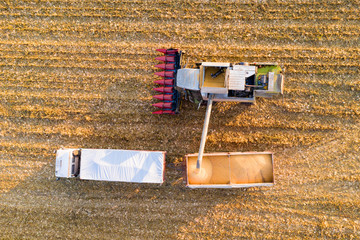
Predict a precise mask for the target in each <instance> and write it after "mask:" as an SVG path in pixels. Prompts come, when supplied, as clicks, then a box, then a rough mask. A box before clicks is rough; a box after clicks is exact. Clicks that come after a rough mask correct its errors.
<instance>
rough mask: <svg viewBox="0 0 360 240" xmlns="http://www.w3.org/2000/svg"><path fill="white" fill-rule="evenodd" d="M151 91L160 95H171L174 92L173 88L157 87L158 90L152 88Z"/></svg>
mask: <svg viewBox="0 0 360 240" xmlns="http://www.w3.org/2000/svg"><path fill="white" fill-rule="evenodd" d="M153 90H155V91H157V92H162V93H172V92H173V91H174V88H173V87H158V88H154V89H153Z"/></svg>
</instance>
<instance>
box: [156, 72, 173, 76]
mask: <svg viewBox="0 0 360 240" xmlns="http://www.w3.org/2000/svg"><path fill="white" fill-rule="evenodd" d="M155 75H158V76H160V77H174V72H170V71H163V72H156V73H155Z"/></svg>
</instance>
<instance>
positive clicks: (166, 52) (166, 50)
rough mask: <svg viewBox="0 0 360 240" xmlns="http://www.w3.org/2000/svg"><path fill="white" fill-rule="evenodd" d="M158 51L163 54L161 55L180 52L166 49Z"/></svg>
mask: <svg viewBox="0 0 360 240" xmlns="http://www.w3.org/2000/svg"><path fill="white" fill-rule="evenodd" d="M156 51H158V52H161V53H164V54H175V53H177V52H178V50H177V49H164V48H162V49H156Z"/></svg>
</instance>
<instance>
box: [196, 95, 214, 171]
mask: <svg viewBox="0 0 360 240" xmlns="http://www.w3.org/2000/svg"><path fill="white" fill-rule="evenodd" d="M213 98H214V95H213V94H210V95H209V100H208V102H207V106H206V114H205V120H204V127H203V131H202V135H201V142H200V148H199V156H198V159H197V162H196V168H197V169H198V170H200V169H201V162H202V158H203V155H204V149H205V142H206V136H207V132H208V128H209V121H210V115H211V108H212V102H213Z"/></svg>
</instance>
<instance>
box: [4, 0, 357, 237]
mask: <svg viewBox="0 0 360 240" xmlns="http://www.w3.org/2000/svg"><path fill="white" fill-rule="evenodd" d="M359 44H360V2H359V1H358V0H353V1H343V0H337V1H330V0H323V1H309V0H294V1H266V0H264V1H250V0H239V1H237V0H234V1H225V2H224V3H221V4H220V3H211V2H210V1H201V0H196V1H177V0H168V1H162V0H155V1H145V0H137V1H117V0H93V1H90V0H84V1H77V0H38V1H30V0H22V1H12V0H6V1H2V2H1V3H0V95H1V101H0V192H1V193H0V238H4V239H9V238H14V239H18V238H30V239H35V238H36V239H49V238H50V239H52V238H59V239H65V238H75V239H116V238H117V239H148V238H156V239H161V238H163V239H169V238H180V239H199V238H212V239H220V238H223V239H231V238H234V239H239V238H246V239H249V238H256V239H284V238H285V239H287V238H293V239H303V238H308V239H315V238H340V239H356V238H360V220H359V219H360V208H359V207H360V200H359V199H360V175H359V174H360V170H359V163H360V160H359V152H360V120H359V115H360V80H359V74H360V70H359V66H360V63H359V62H360V46H359ZM160 47H165V48H166V47H178V48H180V49H183V50H186V51H187V53H188V56H189V59H190V62H198V61H202V60H206V61H224V62H239V61H277V62H279V63H281V64H283V66H284V67H286V89H285V94H284V98H283V99H282V98H275V99H260V100H259V101H258V102H257V104H256V105H253V106H243V105H239V104H227V103H221V104H216V105H215V106H214V108H213V114H212V118H211V123H210V130H209V135H208V142H207V146H206V151H208V152H213V151H264V150H269V151H273V152H275V164H276V165H275V176H276V185H275V186H274V187H271V188H250V189H234V190H189V189H186V188H184V184H183V182H182V179H181V177H182V174H181V165H180V163H181V161H182V156H184V154H186V153H193V152H197V149H198V145H199V142H200V136H201V130H202V123H203V118H204V113H205V109H204V108H201V109H200V110H199V111H197V110H196V109H195V106H193V105H191V104H189V103H186V104H184V106H183V110H182V113H181V114H180V115H177V116H154V115H151V114H150V112H151V111H153V110H154V108H153V107H151V103H152V102H154V101H153V100H152V98H151V95H153V94H154V92H153V91H152V85H153V84H152V80H153V79H154V77H153V75H152V74H153V72H154V71H155V69H154V68H153V67H152V66H153V65H154V64H156V62H155V61H154V60H153V59H154V57H156V56H157V55H158V54H157V53H156V52H155V51H154V49H155V48H160ZM61 146H64V147H83V148H114V149H144V150H166V151H167V152H168V157H167V163H168V168H167V169H168V171H167V173H166V178H167V179H166V183H165V184H164V185H162V186H157V185H138V184H124V183H106V182H91V181H79V180H61V181H55V177H54V160H55V154H54V150H56V149H58V148H59V147H61Z"/></svg>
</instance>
